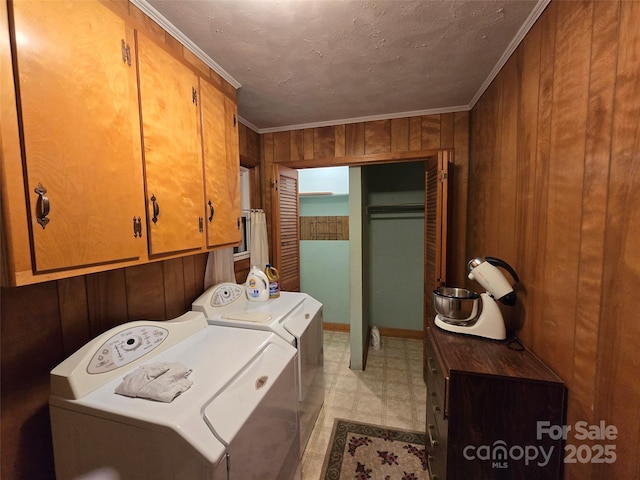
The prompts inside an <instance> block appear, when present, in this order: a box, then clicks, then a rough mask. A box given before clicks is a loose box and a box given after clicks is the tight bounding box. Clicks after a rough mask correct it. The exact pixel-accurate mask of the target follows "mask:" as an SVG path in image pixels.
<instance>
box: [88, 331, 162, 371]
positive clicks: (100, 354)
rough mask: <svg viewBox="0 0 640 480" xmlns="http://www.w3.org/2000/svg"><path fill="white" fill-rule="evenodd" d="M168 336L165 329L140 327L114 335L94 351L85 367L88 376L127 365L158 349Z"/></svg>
mask: <svg viewBox="0 0 640 480" xmlns="http://www.w3.org/2000/svg"><path fill="white" fill-rule="evenodd" d="M168 335H169V331H168V330H167V329H166V328H162V327H158V326H154V325H140V326H135V327H131V328H129V329H127V330H123V331H121V332H118V333H116V334H115V335H114V336H113V337H111V338H109V339H108V340H107V341H106V342H104V343H103V344H102V345H101V346H100V347H99V348H98V350H97V351H96V353H95V354H94V356H93V358H92V359H91V361H90V362H89V365H88V366H87V372H88V373H90V374H96V373H104V372H108V371H110V370H114V369H116V368H119V367H122V366H124V365H127V364H128V363H131V362H133V361H134V360H137V359H138V358H140V357H142V356H144V355H146V354H147V353H149V352H151V351H153V350H154V349H155V348H157V347H159V346H160V344H161V343H162V342H164V340H165V339H166V338H167V336H168Z"/></svg>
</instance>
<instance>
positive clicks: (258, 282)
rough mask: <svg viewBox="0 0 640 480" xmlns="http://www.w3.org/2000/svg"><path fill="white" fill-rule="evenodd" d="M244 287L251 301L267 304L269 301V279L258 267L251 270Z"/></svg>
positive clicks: (255, 266)
mask: <svg viewBox="0 0 640 480" xmlns="http://www.w3.org/2000/svg"><path fill="white" fill-rule="evenodd" d="M244 287H245V290H246V292H247V298H248V299H249V300H250V301H252V302H266V301H267V300H269V279H268V278H267V276H266V275H265V273H264V272H263V271H262V270H260V267H258V266H257V265H254V266H253V267H251V270H249V275H247V281H246V282H245V284H244Z"/></svg>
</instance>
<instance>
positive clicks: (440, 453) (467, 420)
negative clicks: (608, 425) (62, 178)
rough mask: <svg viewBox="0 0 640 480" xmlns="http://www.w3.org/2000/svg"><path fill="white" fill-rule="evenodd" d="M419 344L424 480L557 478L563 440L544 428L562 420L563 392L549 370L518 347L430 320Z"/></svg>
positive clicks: (561, 465)
mask: <svg viewBox="0 0 640 480" xmlns="http://www.w3.org/2000/svg"><path fill="white" fill-rule="evenodd" d="M425 342H426V355H425V364H426V372H425V377H426V381H427V397H428V398H427V455H428V464H429V472H430V477H429V478H430V479H431V480H435V479H438V480H445V479H447V480H459V479H471V478H472V479H474V480H485V479H487V480H488V479H491V480H493V479H520V478H522V479H524V478H526V479H540V480H542V479H560V478H562V472H563V458H564V443H563V441H562V439H561V438H560V439H553V438H551V436H550V435H549V434H548V432H549V428H551V427H553V426H562V425H564V424H565V418H566V413H565V412H566V398H567V390H566V388H565V385H564V383H563V382H562V381H561V380H560V379H559V378H558V377H557V376H556V375H555V374H554V373H553V372H552V371H551V370H549V369H548V368H547V367H546V366H545V365H544V364H543V363H542V362H541V361H540V360H539V359H538V358H536V357H535V356H534V355H533V354H532V353H531V352H529V351H528V350H526V349H520V350H516V349H513V348H510V346H508V345H507V344H506V343H505V342H497V341H493V340H487V339H482V338H478V337H472V336H468V335H460V334H454V333H449V332H445V331H443V330H440V329H438V328H437V327H435V326H434V325H431V326H429V327H428V328H427V335H426V339H425ZM512 346H513V345H512ZM515 346H517V347H520V345H519V344H515Z"/></svg>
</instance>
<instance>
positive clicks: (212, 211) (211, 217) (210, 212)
mask: <svg viewBox="0 0 640 480" xmlns="http://www.w3.org/2000/svg"><path fill="white" fill-rule="evenodd" d="M214 212H215V210H214V208H213V204H212V203H211V200H209V214H210V215H209V222H211V220H213V214H214Z"/></svg>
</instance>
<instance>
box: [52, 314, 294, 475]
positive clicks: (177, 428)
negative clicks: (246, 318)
mask: <svg viewBox="0 0 640 480" xmlns="http://www.w3.org/2000/svg"><path fill="white" fill-rule="evenodd" d="M296 356H297V351H296V349H295V348H293V347H292V346H291V345H289V344H288V343H287V342H285V341H283V340H282V339H281V338H280V337H279V336H277V335H275V334H273V333H272V332H267V331H258V330H241V329H237V328H228V327H222V326H220V327H218V326H216V327H212V326H210V325H208V323H207V321H206V319H205V318H204V315H203V314H202V313H197V312H187V313H186V314H185V315H182V316H181V317H178V318H177V319H175V320H172V321H167V322H151V321H136V322H130V323H127V324H124V325H120V326H118V327H115V328H113V329H111V330H109V331H108V332H105V333H104V334H102V335H100V336H99V337H97V338H96V339H94V340H92V341H91V342H89V343H88V344H86V345H85V346H84V347H82V348H81V349H80V350H78V351H77V352H76V353H75V354H73V355H71V356H70V357H69V358H68V359H66V360H65V361H64V362H62V363H61V364H60V365H58V366H57V367H56V368H55V369H53V370H52V372H51V396H50V400H49V408H50V416H51V429H52V434H53V447H54V458H55V467H56V477H57V479H58V480H65V479H71V478H74V479H100V480H106V479H109V480H115V479H118V480H125V479H132V480H139V479H149V480H151V479H153V480H164V479H185V480H199V479H207V480H240V479H242V480H245V479H256V480H257V479H260V480H268V479H271V480H280V479H299V478H300V447H299V424H298V402H297V386H296V381H297V378H296V367H297V364H296ZM156 362H178V363H180V364H182V365H184V366H185V367H187V368H188V369H190V370H191V373H190V374H189V376H188V378H189V379H190V380H191V381H192V382H193V384H192V385H191V387H190V388H188V390H186V391H184V392H183V393H182V394H180V395H179V396H177V397H176V398H175V399H174V400H173V401H171V402H168V403H165V402H161V401H152V400H147V399H144V398H130V397H126V396H122V395H118V394H116V393H114V390H115V388H116V387H117V386H118V385H119V384H120V383H121V381H122V379H123V377H124V376H125V375H127V374H128V373H130V372H133V371H134V370H136V369H137V368H138V367H139V366H141V365H145V366H148V365H154V364H155V363H156Z"/></svg>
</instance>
